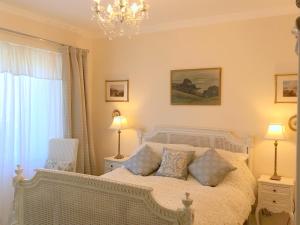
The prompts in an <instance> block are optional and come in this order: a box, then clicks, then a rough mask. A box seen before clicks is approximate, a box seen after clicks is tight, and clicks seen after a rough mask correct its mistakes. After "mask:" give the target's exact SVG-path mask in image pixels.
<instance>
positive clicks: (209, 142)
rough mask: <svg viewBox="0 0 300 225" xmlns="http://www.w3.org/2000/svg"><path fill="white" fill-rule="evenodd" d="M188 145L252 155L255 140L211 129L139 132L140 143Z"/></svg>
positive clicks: (172, 129) (173, 129) (163, 129)
mask: <svg viewBox="0 0 300 225" xmlns="http://www.w3.org/2000/svg"><path fill="white" fill-rule="evenodd" d="M146 141H149V142H157V143H164V144H188V145H192V146H195V147H212V148H220V149H224V150H227V151H231V152H237V153H246V154H249V158H250V154H251V148H252V145H253V138H251V137H245V138H241V137H239V136H237V135H235V134H234V133H233V132H231V131H227V130H219V129H210V128H182V127H156V128H154V129H153V130H152V131H150V132H145V133H143V132H139V142H140V144H142V143H143V142H146Z"/></svg>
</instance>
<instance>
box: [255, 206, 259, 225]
mask: <svg viewBox="0 0 300 225" xmlns="http://www.w3.org/2000/svg"><path fill="white" fill-rule="evenodd" d="M259 213H260V208H259V207H257V208H256V210H255V219H256V224H257V225H260V220H259Z"/></svg>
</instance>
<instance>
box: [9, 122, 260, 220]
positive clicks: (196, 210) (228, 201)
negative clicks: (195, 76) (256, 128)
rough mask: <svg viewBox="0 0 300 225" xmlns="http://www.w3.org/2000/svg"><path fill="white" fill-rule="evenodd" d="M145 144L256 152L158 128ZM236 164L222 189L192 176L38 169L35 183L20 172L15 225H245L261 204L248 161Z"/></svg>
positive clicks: (243, 144)
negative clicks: (255, 207) (153, 143)
mask: <svg viewBox="0 0 300 225" xmlns="http://www.w3.org/2000/svg"><path fill="white" fill-rule="evenodd" d="M139 139H140V142H141V143H142V142H144V141H148V142H149V141H150V142H158V143H165V144H167V143H173V144H188V145H193V146H200V147H215V148H219V149H224V150H225V151H230V152H235V153H246V154H249V155H250V153H251V148H250V146H251V144H250V143H251V139H249V138H238V137H236V136H235V135H233V134H232V133H231V132H229V131H222V130H214V129H183V128H157V129H155V130H154V131H152V132H151V133H147V134H141V135H140V136H139ZM231 163H233V165H234V166H235V167H237V170H235V171H233V172H231V173H230V174H229V175H228V176H227V177H226V178H225V180H224V181H223V182H222V183H221V184H219V185H218V186H217V187H206V186H202V185H201V184H200V183H199V182H198V181H196V180H195V179H194V178H192V177H191V176H189V177H188V180H187V181H185V180H179V179H174V178H168V177H158V176H147V177H142V176H136V175H133V174H131V173H130V172H129V171H128V170H127V169H125V168H119V169H116V170H114V171H112V172H110V173H107V174H104V175H102V176H100V177H95V176H87V175H82V174H75V173H67V172H61V171H50V170H38V172H37V174H36V176H35V177H34V178H33V179H32V180H29V181H28V180H23V178H22V175H21V174H20V172H21V170H17V173H19V174H18V176H17V177H15V185H16V196H15V223H14V224H19V225H23V224H24V225H48V224H49V225H50V224H59V225H70V224H72V225H79V224H82V225H83V224H93V225H94V224H101V225H106V224H107V225H164V224H172V225H176V224H177V225H179V224H180V225H192V224H194V225H221V224H222V225H242V224H244V222H245V221H246V220H247V218H248V215H249V214H250V212H251V206H252V205H253V204H254V202H255V194H254V193H255V187H256V184H255V179H254V178H253V176H252V174H251V172H250V170H249V168H248V166H247V164H246V163H245V162H243V161H232V162H231ZM248 165H251V157H250V158H249V160H248ZM185 193H189V194H190V196H191V199H193V204H192V209H193V210H191V208H190V204H191V203H192V200H191V199H184V200H183V201H182V199H183V196H184V195H185ZM182 203H183V204H182ZM43 217H45V218H44V219H41V218H43ZM193 218H194V221H193ZM41 221H43V222H41Z"/></svg>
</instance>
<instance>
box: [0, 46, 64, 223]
mask: <svg viewBox="0 0 300 225" xmlns="http://www.w3.org/2000/svg"><path fill="white" fill-rule="evenodd" d="M62 86H63V84H62V54H61V53H59V52H53V51H48V50H43V49H36V48H31V47H26V46H21V45H15V44H11V43H6V42H0V225H6V224H7V223H8V216H9V215H10V209H11V207H12V201H13V188H12V185H11V181H12V177H13V176H14V169H15V167H16V165H17V164H21V165H22V167H23V168H24V173H25V176H26V177H31V176H32V175H33V172H34V171H33V170H34V169H35V168H38V167H43V166H44V163H45V160H46V157H47V145H48V140H49V139H50V138H56V137H63V134H64V125H63V124H64V107H63V91H62V88H63V87H62Z"/></svg>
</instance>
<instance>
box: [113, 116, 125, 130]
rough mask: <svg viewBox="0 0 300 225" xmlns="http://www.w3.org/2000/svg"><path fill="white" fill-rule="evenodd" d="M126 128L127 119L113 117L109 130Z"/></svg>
mask: <svg viewBox="0 0 300 225" xmlns="http://www.w3.org/2000/svg"><path fill="white" fill-rule="evenodd" d="M127 126H128V124H127V119H126V118H125V117H124V116H115V117H114V119H113V122H112V124H111V125H110V129H112V130H124V129H126V128H127Z"/></svg>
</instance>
